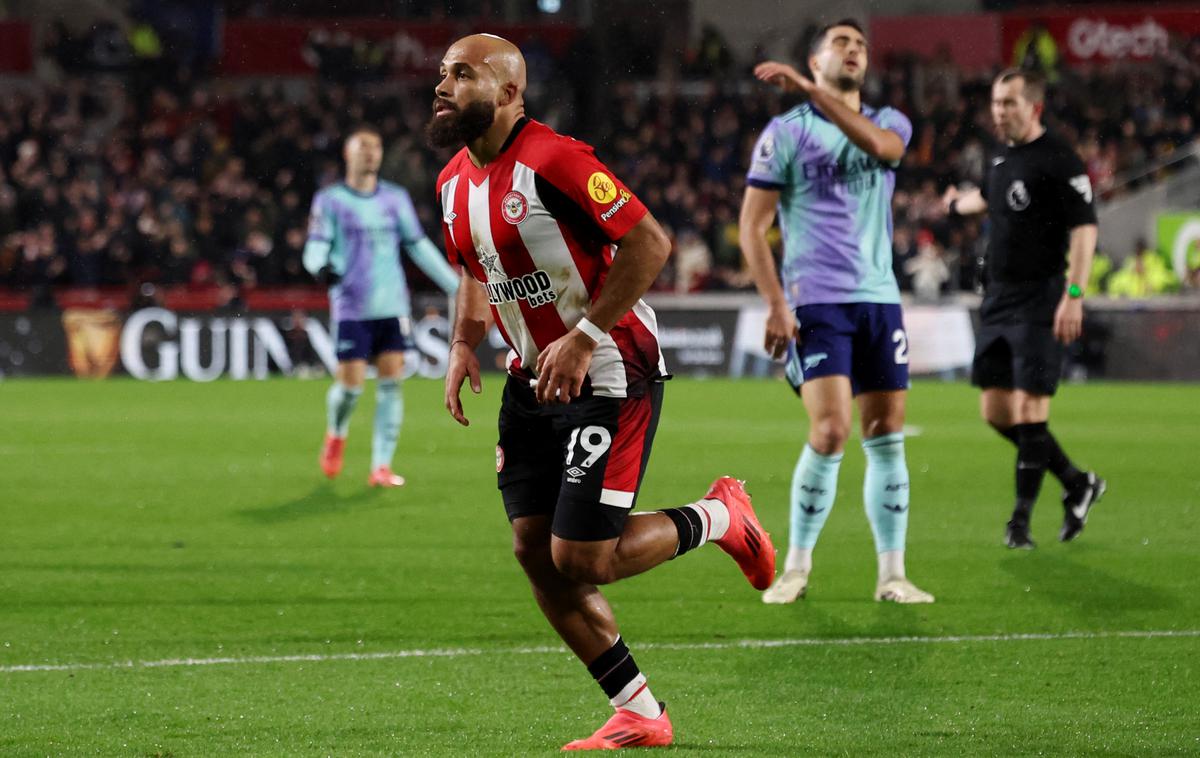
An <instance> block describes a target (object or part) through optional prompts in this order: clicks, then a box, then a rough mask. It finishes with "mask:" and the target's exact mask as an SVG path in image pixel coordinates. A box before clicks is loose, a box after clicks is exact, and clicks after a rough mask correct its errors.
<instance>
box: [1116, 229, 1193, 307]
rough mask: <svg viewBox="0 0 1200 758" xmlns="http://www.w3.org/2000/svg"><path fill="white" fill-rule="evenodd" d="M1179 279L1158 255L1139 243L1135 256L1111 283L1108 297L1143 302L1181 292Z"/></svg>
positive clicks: (1144, 243) (1129, 258)
mask: <svg viewBox="0 0 1200 758" xmlns="http://www.w3.org/2000/svg"><path fill="white" fill-rule="evenodd" d="M1178 287H1179V279H1178V278H1177V277H1176V276H1175V274H1174V272H1172V271H1171V269H1170V268H1168V267H1167V264H1166V261H1164V260H1163V258H1162V256H1161V255H1159V254H1158V252H1157V251H1156V250H1154V249H1152V248H1151V247H1150V246H1149V245H1147V244H1146V242H1145V240H1138V244H1137V248H1136V249H1135V251H1134V254H1133V255H1131V256H1129V257H1128V258H1126V259H1125V263H1124V264H1122V265H1121V268H1120V269H1118V270H1117V272H1116V273H1115V274H1113V275H1112V277H1110V278H1109V280H1108V295H1109V297H1126V298H1132V299H1141V298H1146V297H1154V296H1155V295H1161V294H1163V293H1165V292H1170V291H1172V290H1175V289H1178Z"/></svg>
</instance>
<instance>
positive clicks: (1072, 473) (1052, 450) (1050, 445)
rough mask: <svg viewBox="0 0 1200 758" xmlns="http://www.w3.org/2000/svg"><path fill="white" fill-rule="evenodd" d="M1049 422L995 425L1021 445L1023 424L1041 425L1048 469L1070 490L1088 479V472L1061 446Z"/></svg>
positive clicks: (1012, 440)
mask: <svg viewBox="0 0 1200 758" xmlns="http://www.w3.org/2000/svg"><path fill="white" fill-rule="evenodd" d="M1048 424H1049V422H1046V421H1042V422H1040V423H1037V424H1014V425H1013V426H1010V427H1008V428H1007V429H1001V428H999V427H995V426H993V427H992V428H993V429H995V430H996V433H997V434H999V435H1000V436H1001V437H1003V438H1005V439H1006V440H1008V441H1009V442H1011V443H1013V444H1014V445H1017V446H1018V447H1020V444H1021V442H1020V432H1019V431H1018V430H1019V429H1020V428H1021V427H1022V426H1033V427H1041V428H1042V429H1044V430H1045V432H1046V469H1047V470H1048V471H1049V472H1050V473H1051V474H1054V478H1055V479H1057V480H1058V481H1059V482H1061V483H1062V486H1063V487H1065V488H1066V489H1068V490H1071V489H1075V488H1076V487H1078V486H1079V485H1080V484H1082V483H1083V482H1084V481H1085V480H1086V476H1087V474H1085V473H1084V472H1082V471H1080V470H1079V469H1078V468H1076V467H1075V464H1073V463H1071V459H1070V458H1068V457H1067V454H1066V453H1064V452H1063V449H1062V448H1061V447H1059V444H1058V440H1056V439H1055V438H1054V435H1053V434H1051V433H1050V428H1049V426H1048Z"/></svg>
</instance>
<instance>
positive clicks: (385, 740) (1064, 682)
mask: <svg viewBox="0 0 1200 758" xmlns="http://www.w3.org/2000/svg"><path fill="white" fill-rule="evenodd" d="M500 382H501V380H500V378H499V377H496V376H490V377H487V378H486V379H485V394H484V396H482V397H480V398H475V397H469V398H468V401H467V411H468V414H469V415H470V417H471V418H472V419H473V421H474V423H473V424H472V426H471V427H470V428H469V429H462V428H460V427H458V426H457V425H455V424H454V423H453V422H452V421H451V420H450V419H449V417H448V416H447V415H446V414H445V412H444V410H442V407H441V385H440V383H437V382H430V381H410V382H408V383H407V385H406V386H405V389H404V393H405V402H406V419H405V424H404V429H403V436H402V439H401V443H400V450H399V455H398V465H397V469H398V470H399V471H400V472H401V473H403V474H405V475H406V476H407V477H408V478H409V485H408V486H407V487H405V488H404V489H403V490H401V491H390V492H378V491H369V490H368V489H367V488H366V487H365V479H366V473H367V472H366V466H367V457H368V452H369V451H368V448H369V446H370V425H371V414H372V410H373V402H372V400H371V397H372V395H371V393H370V392H368V393H367V394H366V395H364V399H363V402H362V403H361V405H360V407H359V409H358V412H357V415H356V416H355V419H354V422H353V425H352V431H351V437H350V442H349V447H348V458H347V467H346V472H345V473H344V474H343V475H342V477H341V478H340V479H339V480H337V481H336V482H334V483H327V482H326V481H324V479H323V478H322V477H321V475H320V472H319V470H318V468H317V465H316V464H317V461H316V457H317V448H318V445H319V442H320V438H321V435H322V431H323V405H324V400H323V398H324V393H325V388H326V384H325V383H324V382H313V381H309V382H302V381H291V380H272V381H267V382H262V383H234V382H218V383H214V384H208V385H200V384H190V383H184V382H174V383H164V384H143V383H136V382H133V381H129V380H123V381H122V380H118V381H108V382H103V383H87V382H76V381H68V380H47V381H25V380H23V381H6V382H3V383H0V755H4V756H10V755H12V756H24V755H75V754H89V755H131V756H145V755H173V756H193V755H233V754H250V755H278V756H305V755H447V756H465V755H497V756H513V755H521V756H523V755H546V756H549V755H553V754H556V753H557V751H558V748H559V747H560V746H561V745H562V744H563V743H565V742H566V741H568V740H570V739H573V738H576V737H581V736H585V735H587V734H589V733H590V732H591V731H592V730H593V729H595V728H596V727H597V726H598V725H599V724H600V723H601V722H602V720H603V719H604V718H606V717H607V714H608V706H607V704H606V702H605V699H604V697H603V695H602V693H601V692H600V690H599V688H597V687H596V685H595V684H594V683H593V682H592V681H591V679H590V677H589V676H588V675H587V672H586V670H585V669H584V667H583V666H582V665H581V664H580V663H578V662H577V661H575V660H573V659H572V658H571V656H570V655H568V654H567V653H566V652H565V651H563V650H562V649H561V648H560V647H559V645H558V640H557V638H556V637H555V636H554V634H553V632H552V631H551V630H550V628H549V626H548V625H547V624H546V623H545V621H544V620H543V619H542V618H541V616H540V615H539V613H538V611H537V609H536V607H535V606H534V603H533V601H532V598H531V597H530V594H529V591H528V588H527V586H526V583H525V580H524V578H523V575H522V573H521V571H520V569H519V568H518V566H517V565H516V563H515V561H514V560H513V558H512V555H511V549H510V539H509V534H508V526H507V522H506V520H505V518H504V515H503V508H502V506H501V504H500V501H499V497H498V494H497V493H496V491H495V484H494V482H495V479H494V451H493V446H494V444H495V412H496V406H497V403H498V398H499V389H500ZM468 394H469V393H468ZM976 408H977V397H976V393H975V392H974V391H973V390H971V388H969V387H967V386H965V385H961V384H943V383H934V382H920V383H918V384H916V386H915V387H914V389H913V392H912V393H911V396H910V401H909V420H910V423H911V424H912V425H913V427H914V432H916V434H915V435H914V436H912V437H910V439H909V440H908V446H907V451H908V464H909V467H910V470H911V472H912V496H913V500H912V503H913V506H912V516H911V521H910V527H909V573H910V575H911V576H912V577H913V578H914V579H915V580H916V581H917V583H918V584H920V585H921V586H922V587H924V588H927V589H929V590H930V591H932V592H933V593H935V594H936V595H937V598H938V601H937V603H936V604H935V605H932V606H916V607H899V606H895V605H885V604H877V603H874V602H872V601H871V593H872V591H873V589H874V562H875V559H874V554H873V550H872V546H871V539H870V532H869V529H868V527H867V524H866V519H865V517H864V516H863V512H862V505H861V494H860V493H861V479H862V463H863V458H862V453H861V450H860V449H859V448H858V446H857V441H854V442H852V443H851V445H850V447H849V450H848V452H847V456H846V461H845V463H844V464H843V466H842V471H841V479H840V483H841V487H840V489H839V492H838V498H837V502H838V504H837V506H836V508H835V509H834V511H833V513H832V516H831V518H830V520H829V523H828V526H827V528H826V530H825V534H824V535H823V538H822V541H821V544H820V546H819V547H818V550H817V553H816V571H815V572H814V576H813V582H812V586H811V587H810V591H809V597H808V599H807V600H804V601H801V602H798V603H796V604H795V605H791V606H765V605H763V604H762V603H761V602H760V600H759V595H758V593H756V592H754V591H753V590H751V588H750V587H749V586H748V585H747V584H746V582H745V581H744V580H743V579H742V577H741V575H740V574H739V573H738V571H737V569H736V567H735V566H734V565H733V563H732V561H730V560H729V559H728V558H727V557H726V556H725V555H724V554H723V553H721V552H720V551H719V550H716V549H715V548H712V547H707V548H704V549H703V550H700V551H697V552H696V553H695V554H691V555H688V556H686V557H684V558H682V559H680V560H678V561H674V562H671V563H668V564H666V565H664V566H662V567H660V568H658V569H655V570H654V571H652V572H650V573H649V574H647V575H644V576H640V577H635V578H633V579H630V580H627V581H624V582H621V583H619V584H617V585H615V586H613V587H611V588H609V591H608V595H609V597H610V599H611V600H612V602H613V604H614V606H615V608H616V611H617V615H618V619H619V620H620V622H621V626H622V631H623V633H624V635H625V637H626V639H627V641H628V642H629V644H630V646H631V647H632V649H633V650H634V652H635V654H636V656H637V659H638V662H639V663H640V665H641V667H642V669H643V670H644V671H645V672H646V673H647V675H648V676H649V680H650V685H651V687H652V689H653V691H654V693H655V694H656V695H657V696H658V697H660V698H661V699H664V700H666V701H667V702H668V704H669V707H670V710H671V714H672V717H673V721H674V723H675V728H676V735H677V744H676V745H675V746H674V747H672V748H669V749H667V751H665V752H670V753H678V754H690V755H698V756H718V755H720V756H723V755H735V756H756V755H762V756H782V755H844V756H866V755H946V756H967V755H971V756H974V755H1005V756H1007V755H1033V754H1039V755H1072V756H1073V755H1085V754H1089V755H1090V754H1095V755H1168V754H1193V755H1194V754H1196V753H1197V752H1200V705H1198V704H1200V591H1198V590H1200V582H1198V580H1200V549H1198V547H1200V533H1198V531H1197V527H1198V523H1197V522H1198V516H1200V469H1198V468H1197V462H1198V461H1200V457H1198V455H1197V450H1198V449H1200V387H1196V386H1184V385H1173V386H1165V385H1132V384H1130V385H1106V384H1091V385H1085V386H1068V387H1066V388H1065V389H1064V391H1063V392H1062V393H1060V396H1059V398H1058V399H1057V400H1056V401H1055V408H1054V414H1053V421H1052V427H1051V428H1052V429H1054V430H1055V431H1056V432H1057V435H1058V437H1059V439H1060V441H1061V442H1062V444H1063V446H1064V447H1065V448H1066V450H1067V451H1068V452H1069V453H1070V454H1071V455H1072V456H1073V457H1074V458H1075V459H1076V460H1077V461H1078V462H1079V463H1081V464H1085V465H1088V466H1092V467H1095V468H1096V469H1097V470H1099V471H1100V472H1101V473H1102V474H1103V475H1104V476H1106V477H1107V478H1108V479H1109V482H1110V488H1109V492H1108V495H1107V496H1106V497H1105V499H1104V500H1103V501H1102V502H1101V503H1100V505H1099V506H1098V507H1097V508H1096V509H1095V510H1094V511H1093V513H1092V517H1091V521H1090V523H1089V524H1088V527H1087V529H1086V531H1085V532H1084V533H1083V535H1082V536H1081V537H1080V539H1079V540H1078V541H1077V542H1075V543H1072V544H1069V545H1062V544H1059V543H1058V542H1057V541H1056V539H1055V537H1056V534H1057V530H1058V524H1059V521H1060V519H1061V509H1060V507H1059V505H1058V487H1057V483H1056V482H1054V481H1053V480H1052V479H1050V478H1049V477H1048V478H1047V481H1046V486H1045V487H1044V490H1043V496H1042V501H1041V503H1040V505H1039V506H1038V510H1037V512H1036V513H1035V517H1034V537H1035V539H1037V540H1038V541H1039V547H1038V549H1037V550H1035V551H1033V552H1028V553H1026V552H1020V553H1017V552H1010V551H1008V550H1006V549H1005V548H1003V547H1002V546H1001V537H1002V532H1003V526H1004V521H1005V520H1006V518H1007V515H1008V509H1009V507H1010V504H1011V489H1012V484H1011V482H1012V477H1013V473H1012V461H1013V457H1014V452H1013V450H1012V448H1011V446H1010V445H1009V444H1008V443H1007V442H1005V441H1004V440H1002V439H1000V438H999V437H997V436H996V435H995V434H993V433H991V432H990V431H988V430H987V429H986V428H985V426H984V425H983V423H982V422H980V421H979V420H978V416H977V410H976ZM804 434H805V423H804V420H803V413H802V409H801V406H800V404H799V402H798V401H796V400H795V399H794V398H793V397H792V396H791V394H790V393H789V391H788V390H787V389H786V387H785V386H783V385H782V383H777V382H767V381H744V382H732V381H708V382H699V381H683V380H677V381H673V382H671V383H670V385H669V386H668V389H667V398H666V404H665V407H664V412H663V422H662V424H661V426H660V429H659V434H658V439H657V441H656V444H655V450H654V455H653V457H652V459H651V467H650V472H649V475H648V476H647V478H646V483H645V486H644V488H643V492H642V496H641V500H640V504H639V505H640V507H641V508H643V509H648V508H657V507H666V506H672V505H678V504H681V503H684V502H687V501H691V500H694V499H696V498H697V497H699V496H701V495H703V493H704V491H705V489H706V488H707V486H708V484H709V482H710V481H711V480H712V479H713V478H714V476H716V475H718V474H724V473H730V474H734V475H736V476H738V477H740V478H744V479H747V480H748V482H749V489H750V491H751V493H752V494H753V496H754V498H755V503H756V507H757V508H758V511H759V513H760V515H761V517H762V520H763V522H764V523H765V525H766V526H767V528H768V529H770V530H771V531H772V532H773V533H774V535H775V540H776V544H777V546H779V547H780V548H781V549H786V544H787V489H788V483H789V480H790V476H791V470H792V467H793V465H794V463H795V459H796V456H797V454H798V452H799V448H800V445H801V442H802V440H803V438H804ZM746 641H750V642H746ZM756 641H757V642H762V641H776V642H778V643H779V644H776V645H759V644H752V643H754V642H756ZM147 664H155V665H147Z"/></svg>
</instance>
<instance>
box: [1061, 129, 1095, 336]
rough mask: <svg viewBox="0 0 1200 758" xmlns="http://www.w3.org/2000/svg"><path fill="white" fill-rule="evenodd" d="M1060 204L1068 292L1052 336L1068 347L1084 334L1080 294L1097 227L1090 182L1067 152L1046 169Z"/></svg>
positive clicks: (1080, 161)
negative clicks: (1067, 234)
mask: <svg viewBox="0 0 1200 758" xmlns="http://www.w3.org/2000/svg"><path fill="white" fill-rule="evenodd" d="M1049 174H1050V177H1051V179H1052V180H1053V181H1054V182H1055V186H1056V188H1057V192H1058V196H1059V199H1060V202H1061V204H1062V206H1061V207H1062V220H1063V223H1065V224H1066V225H1067V227H1068V228H1069V229H1070V230H1071V232H1070V238H1069V243H1068V247H1067V289H1066V291H1065V292H1063V295H1062V299H1061V300H1060V301H1059V303H1058V308H1057V309H1056V310H1055V311H1054V336H1055V338H1057V339H1058V341H1059V342H1062V343H1063V344H1070V343H1071V342H1074V341H1075V340H1076V339H1078V338H1079V335H1081V334H1082V333H1083V292H1084V290H1086V289H1087V283H1088V276H1089V275H1091V272H1092V259H1093V258H1094V257H1095V255H1096V240H1097V238H1098V237H1099V227H1098V226H1097V224H1096V208H1095V206H1094V205H1093V204H1092V201H1093V197H1092V182H1091V179H1089V178H1088V174H1087V169H1086V168H1085V167H1084V165H1083V161H1082V160H1080V159H1079V156H1078V155H1076V154H1075V153H1074V152H1072V151H1070V150H1069V149H1066V150H1064V151H1063V153H1062V154H1061V155H1059V156H1057V157H1056V159H1055V160H1054V161H1053V162H1052V163H1051V164H1050V166H1049Z"/></svg>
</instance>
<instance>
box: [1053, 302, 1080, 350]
mask: <svg viewBox="0 0 1200 758" xmlns="http://www.w3.org/2000/svg"><path fill="white" fill-rule="evenodd" d="M1081 334H1083V300H1082V299H1080V298H1077V297H1070V296H1068V295H1063V298H1062V300H1060V301H1059V303H1058V309H1057V310H1055V311H1054V338H1055V339H1057V340H1058V341H1059V342H1061V343H1063V344H1064V345H1069V344H1071V343H1072V342H1074V341H1075V340H1077V339H1079V335H1081Z"/></svg>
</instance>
